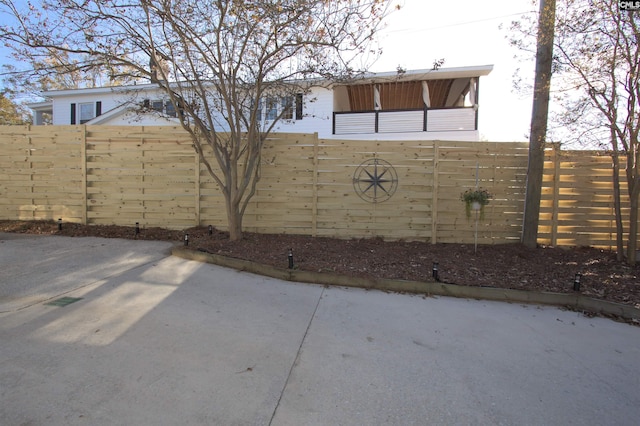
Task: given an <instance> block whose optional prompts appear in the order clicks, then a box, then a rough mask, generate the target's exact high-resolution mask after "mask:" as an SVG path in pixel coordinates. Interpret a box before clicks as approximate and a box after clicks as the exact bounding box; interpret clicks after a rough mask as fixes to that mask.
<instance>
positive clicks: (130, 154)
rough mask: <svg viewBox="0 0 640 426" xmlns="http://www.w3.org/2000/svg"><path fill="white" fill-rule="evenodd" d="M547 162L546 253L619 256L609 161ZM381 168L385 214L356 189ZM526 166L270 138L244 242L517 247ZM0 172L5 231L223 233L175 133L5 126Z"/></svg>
mask: <svg viewBox="0 0 640 426" xmlns="http://www.w3.org/2000/svg"><path fill="white" fill-rule="evenodd" d="M545 154H546V157H545V174H544V178H543V195H542V203H541V212H540V228H539V242H540V243H542V244H551V245H563V246H575V245H591V246H598V247H607V248H609V247H612V246H613V245H614V241H615V231H614V229H615V228H614V217H613V196H612V189H611V159H610V157H608V156H607V155H605V154H603V153H598V152H587V151H562V150H560V149H559V146H556V145H552V146H550V148H549V149H547V150H546V152H545ZM373 158H377V159H380V160H384V161H386V162H388V163H390V164H391V165H392V166H393V168H394V170H395V172H396V174H397V178H398V186H397V190H396V192H395V194H394V195H393V197H391V198H390V199H389V200H387V201H384V202H380V203H370V202H367V201H365V200H363V199H362V198H360V197H359V196H358V194H357V193H356V191H355V189H354V173H355V172H356V170H357V169H358V166H360V165H361V164H362V163H363V162H365V161H367V160H371V159H373ZM527 158H528V144H527V143H515V142H514V143H504V142H445V141H355V140H337V139H318V138H317V135H315V134H276V135H272V136H271V137H270V138H269V139H268V140H267V141H266V143H265V149H264V153H263V158H262V162H261V180H260V182H259V183H258V187H257V191H256V194H255V196H254V197H253V199H252V200H251V202H250V204H249V206H248V208H247V212H246V214H245V216H244V221H243V224H244V229H245V230H248V231H256V232H263V233H290V234H306V235H315V236H336V237H341V238H361V237H382V238H386V239H407V240H423V241H431V242H434V243H436V242H439V243H440V242H441V243H473V242H474V234H475V232H476V229H477V236H478V242H479V243H480V244H495V243H505V242H516V241H519V239H520V235H521V227H522V216H523V213H522V212H523V209H524V188H525V183H526V169H527ZM0 168H1V169H0V218H2V219H26V220H35V219H54V220H55V219H57V218H63V220H64V221H70V222H79V223H86V224H117V225H127V226H134V224H135V223H136V222H138V223H139V224H140V226H142V227H145V226H146V227H150V226H161V227H166V228H172V229H184V228H187V227H191V226H196V225H209V224H211V225H213V226H215V227H217V228H220V229H225V228H226V221H227V219H226V210H225V203H224V200H223V197H222V194H221V191H220V190H219V189H218V187H217V185H216V184H215V182H214V181H213V179H212V178H211V176H209V174H208V172H207V170H206V168H205V167H204V165H203V164H201V163H200V161H199V158H198V156H197V155H196V153H195V151H194V149H193V146H192V143H191V141H190V139H189V137H188V135H187V134H186V133H185V132H184V131H183V130H182V129H180V128H179V127H171V126H162V127H142V126H31V127H30V126H0ZM623 180H624V179H623ZM476 185H477V186H479V187H481V188H485V189H487V190H488V191H489V192H491V193H492V194H493V195H494V198H493V200H492V201H491V202H490V204H489V205H488V206H486V208H485V214H484V219H482V220H480V221H478V222H477V228H476V221H475V220H474V217H471V218H467V216H466V213H465V208H464V204H463V202H462V201H461V200H460V195H461V194H462V193H463V192H464V191H465V190H467V189H473V188H475V187H476ZM625 191H626V189H625V188H624V187H623V200H626V198H627V197H626V194H625ZM623 215H625V217H626V215H628V203H626V202H625V204H624V205H623Z"/></svg>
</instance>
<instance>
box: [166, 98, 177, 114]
mask: <svg viewBox="0 0 640 426" xmlns="http://www.w3.org/2000/svg"><path fill="white" fill-rule="evenodd" d="M166 111H167V115H168V116H169V117H177V114H176V109H175V108H174V107H173V104H172V103H171V102H170V101H167V105H166Z"/></svg>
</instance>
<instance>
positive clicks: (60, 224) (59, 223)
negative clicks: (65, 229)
mask: <svg viewBox="0 0 640 426" xmlns="http://www.w3.org/2000/svg"><path fill="white" fill-rule="evenodd" d="M58 231H62V218H60V219H58Z"/></svg>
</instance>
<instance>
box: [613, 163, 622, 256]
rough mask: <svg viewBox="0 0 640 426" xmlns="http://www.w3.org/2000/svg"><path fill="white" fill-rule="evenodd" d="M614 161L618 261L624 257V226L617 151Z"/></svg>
mask: <svg viewBox="0 0 640 426" xmlns="http://www.w3.org/2000/svg"><path fill="white" fill-rule="evenodd" d="M611 161H612V162H613V211H614V215H615V220H616V259H617V260H618V261H621V260H623V258H624V242H623V241H624V235H623V234H624V228H623V226H622V210H621V207H620V201H621V195H620V159H619V158H618V153H617V151H614V152H613V153H612V155H611Z"/></svg>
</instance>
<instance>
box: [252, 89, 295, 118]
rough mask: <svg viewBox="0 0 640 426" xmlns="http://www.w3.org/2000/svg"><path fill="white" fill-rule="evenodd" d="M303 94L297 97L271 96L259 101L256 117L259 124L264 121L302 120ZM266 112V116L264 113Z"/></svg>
mask: <svg viewBox="0 0 640 426" xmlns="http://www.w3.org/2000/svg"><path fill="white" fill-rule="evenodd" d="M302 99H303V98H302V93H298V94H296V95H295V96H282V97H275V96H269V97H266V98H261V99H259V100H258V109H257V111H256V116H257V120H258V122H261V121H262V120H263V119H264V120H275V119H277V118H282V119H284V120H293V119H295V120H302V115H303V114H302V112H303V111H302V108H303V107H302ZM263 110H264V115H263V113H262V111H263Z"/></svg>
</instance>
